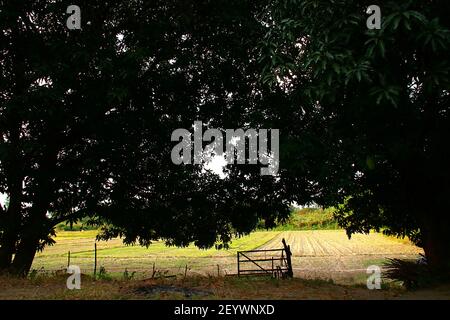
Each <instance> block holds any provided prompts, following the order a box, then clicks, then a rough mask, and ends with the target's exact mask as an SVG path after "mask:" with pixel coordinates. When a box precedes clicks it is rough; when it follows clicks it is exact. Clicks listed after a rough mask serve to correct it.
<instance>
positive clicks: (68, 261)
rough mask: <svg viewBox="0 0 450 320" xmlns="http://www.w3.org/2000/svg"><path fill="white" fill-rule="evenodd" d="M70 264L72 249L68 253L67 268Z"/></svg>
mask: <svg viewBox="0 0 450 320" xmlns="http://www.w3.org/2000/svg"><path fill="white" fill-rule="evenodd" d="M69 266H70V250H69V253H68V254H67V268H68V267H69Z"/></svg>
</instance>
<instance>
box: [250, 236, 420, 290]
mask: <svg viewBox="0 0 450 320" xmlns="http://www.w3.org/2000/svg"><path fill="white" fill-rule="evenodd" d="M283 238H284V239H286V242H287V243H288V244H289V245H290V246H291V251H292V265H293V269H294V275H295V276H297V277H302V278H325V279H333V280H334V281H337V282H345V283H347V282H351V283H355V282H356V283H362V282H364V281H365V279H367V274H366V270H367V267H368V266H369V265H379V266H380V267H381V268H382V264H383V263H384V262H385V261H386V259H387V258H402V259H416V258H418V257H419V254H420V253H423V251H422V249H420V248H418V247H416V246H414V245H412V244H411V243H409V242H407V241H403V240H398V239H393V238H389V237H386V236H383V235H382V234H377V233H371V234H369V235H363V234H356V235H353V236H352V238H351V240H349V239H348V238H347V236H346V234H345V231H343V230H314V231H286V232H283V233H281V234H279V235H278V236H276V237H275V238H274V239H272V240H271V241H269V242H268V243H266V244H265V245H263V246H262V247H260V248H259V249H275V248H280V247H282V245H281V240H282V239H283Z"/></svg>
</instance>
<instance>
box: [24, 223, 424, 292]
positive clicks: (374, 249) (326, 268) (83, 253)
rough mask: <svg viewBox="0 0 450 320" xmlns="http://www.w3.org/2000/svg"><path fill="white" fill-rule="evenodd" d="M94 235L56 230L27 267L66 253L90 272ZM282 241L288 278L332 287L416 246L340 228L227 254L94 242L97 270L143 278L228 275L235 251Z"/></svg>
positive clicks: (54, 263) (58, 263) (48, 264)
mask: <svg viewBox="0 0 450 320" xmlns="http://www.w3.org/2000/svg"><path fill="white" fill-rule="evenodd" d="M95 234H96V233H95V231H83V232H80V231H71V232H60V233H58V236H57V237H56V245H54V246H52V247H48V248H46V249H45V250H44V251H43V252H42V253H39V254H38V255H37V256H36V259H35V261H34V264H33V269H35V270H38V271H41V272H42V271H55V270H62V269H64V268H65V267H66V266H67V262H68V261H67V256H68V251H70V252H71V264H74V265H79V266H80V267H81V269H82V272H84V273H86V274H89V273H92V271H93V261H94V259H93V257H94V252H93V247H94V242H95ZM283 238H285V239H286V241H287V243H288V244H289V245H290V246H291V251H292V253H293V257H292V264H293V268H294V275H295V276H296V277H300V278H307V279H314V278H320V279H332V280H333V281H335V282H338V283H345V284H358V283H359V284H361V283H364V282H365V279H366V278H367V275H366V269H367V267H368V266H369V265H373V264H375V265H379V266H382V263H383V262H384V261H385V260H386V258H405V259H417V258H418V257H419V254H420V253H422V250H421V249H420V248H417V247H416V246H414V245H412V244H411V243H410V242H408V241H407V240H399V239H394V238H390V237H386V236H383V235H381V234H377V233H371V234H369V235H362V234H356V235H353V236H352V238H351V239H350V240H349V239H348V238H347V236H346V234H345V231H343V230H314V231H285V232H278V231H267V232H255V233H252V234H251V235H249V236H245V237H242V238H238V239H235V240H234V241H233V242H232V244H231V246H230V249H229V250H215V249H209V250H200V249H197V248H195V247H193V246H190V247H188V248H174V247H166V246H164V243H163V242H159V241H158V242H155V243H154V244H152V245H151V246H150V247H149V248H144V247H140V246H125V245H123V244H122V242H121V240H120V239H114V240H111V241H108V242H103V241H102V242H98V243H97V250H98V251H97V260H98V262H97V270H98V269H99V268H100V267H104V268H105V270H106V271H107V272H108V273H110V274H112V275H116V276H120V275H121V274H123V272H124V271H125V269H127V271H129V272H133V271H136V276H137V277H141V278H145V277H148V276H149V275H150V274H151V273H152V272H153V265H155V268H156V270H157V271H159V272H161V273H165V274H169V275H170V274H184V273H185V272H186V266H187V273H188V274H189V275H208V274H210V275H217V273H218V272H219V274H220V275H225V274H234V273H236V271H237V268H236V252H237V251H238V250H252V249H257V248H258V249H274V248H281V247H282V244H281V240H282V239H283Z"/></svg>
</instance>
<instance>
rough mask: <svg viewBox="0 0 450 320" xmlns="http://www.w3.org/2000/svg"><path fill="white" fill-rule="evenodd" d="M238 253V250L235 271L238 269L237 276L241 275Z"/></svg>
mask: <svg viewBox="0 0 450 320" xmlns="http://www.w3.org/2000/svg"><path fill="white" fill-rule="evenodd" d="M239 254H240V252H239V251H238V252H237V269H238V270H237V271H238V277H239V276H240V275H241V268H240V265H239Z"/></svg>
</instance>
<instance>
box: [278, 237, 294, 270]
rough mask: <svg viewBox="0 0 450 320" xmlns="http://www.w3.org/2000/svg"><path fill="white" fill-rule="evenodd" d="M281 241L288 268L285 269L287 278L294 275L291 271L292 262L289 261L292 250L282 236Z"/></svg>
mask: <svg viewBox="0 0 450 320" xmlns="http://www.w3.org/2000/svg"><path fill="white" fill-rule="evenodd" d="M281 242H282V243H283V246H284V250H285V251H286V262H287V268H288V271H287V273H286V275H287V276H288V277H289V278H292V277H293V276H294V272H293V271H292V262H291V256H292V252H291V246H289V245H287V244H286V240H284V238H283V240H282V241H281Z"/></svg>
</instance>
